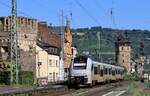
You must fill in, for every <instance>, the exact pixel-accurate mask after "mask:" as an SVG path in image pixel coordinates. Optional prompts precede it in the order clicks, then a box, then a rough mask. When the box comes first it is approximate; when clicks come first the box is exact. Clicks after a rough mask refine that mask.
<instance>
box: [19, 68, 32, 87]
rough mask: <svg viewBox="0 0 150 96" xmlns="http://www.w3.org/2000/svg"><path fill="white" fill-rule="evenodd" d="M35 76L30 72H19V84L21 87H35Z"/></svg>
mask: <svg viewBox="0 0 150 96" xmlns="http://www.w3.org/2000/svg"><path fill="white" fill-rule="evenodd" d="M33 82H34V74H33V72H30V71H21V72H19V84H21V85H33Z"/></svg>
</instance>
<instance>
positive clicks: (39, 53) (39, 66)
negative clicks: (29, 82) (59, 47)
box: [36, 46, 48, 85]
mask: <svg viewBox="0 0 150 96" xmlns="http://www.w3.org/2000/svg"><path fill="white" fill-rule="evenodd" d="M47 60H48V54H47V52H46V51H44V50H43V49H42V48H40V47H39V46H36V78H37V82H38V83H39V84H42V83H44V84H42V85H46V84H47V82H48V62H47Z"/></svg>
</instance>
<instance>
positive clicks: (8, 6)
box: [0, 1, 32, 17]
mask: <svg viewBox="0 0 150 96" xmlns="http://www.w3.org/2000/svg"><path fill="white" fill-rule="evenodd" d="M0 4H1V5H3V6H5V7H7V8H10V9H11V8H12V7H11V6H10V5H8V4H6V3H4V2H2V1H0ZM17 12H18V13H19V14H22V15H25V16H28V17H32V16H30V15H29V14H27V13H25V12H23V11H22V10H17Z"/></svg>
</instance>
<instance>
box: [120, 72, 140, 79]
mask: <svg viewBox="0 0 150 96" xmlns="http://www.w3.org/2000/svg"><path fill="white" fill-rule="evenodd" d="M123 80H126V81H137V80H140V78H139V76H138V74H137V73H133V74H127V73H126V74H124V75H123Z"/></svg>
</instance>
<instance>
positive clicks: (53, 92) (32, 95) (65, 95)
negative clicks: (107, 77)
mask: <svg viewBox="0 0 150 96" xmlns="http://www.w3.org/2000/svg"><path fill="white" fill-rule="evenodd" d="M125 83H127V81H122V82H116V83H109V84H104V85H97V86H94V87H92V88H89V87H86V86H82V88H80V89H78V90H75V89H68V88H67V87H66V86H61V87H60V86H53V87H51V88H38V89H30V90H28V89H25V90H24V89H21V90H18V89H17V91H15V90H13V91H12V92H11V91H10V90H9V92H10V93H6V94H1V95H0V96H9V95H13V96H20V94H21V96H22V94H23V96H24V95H25V96H102V95H99V94H104V93H107V92H110V91H113V89H114V88H116V87H119V86H123V85H124V84H125ZM96 94H98V95H96Z"/></svg>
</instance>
